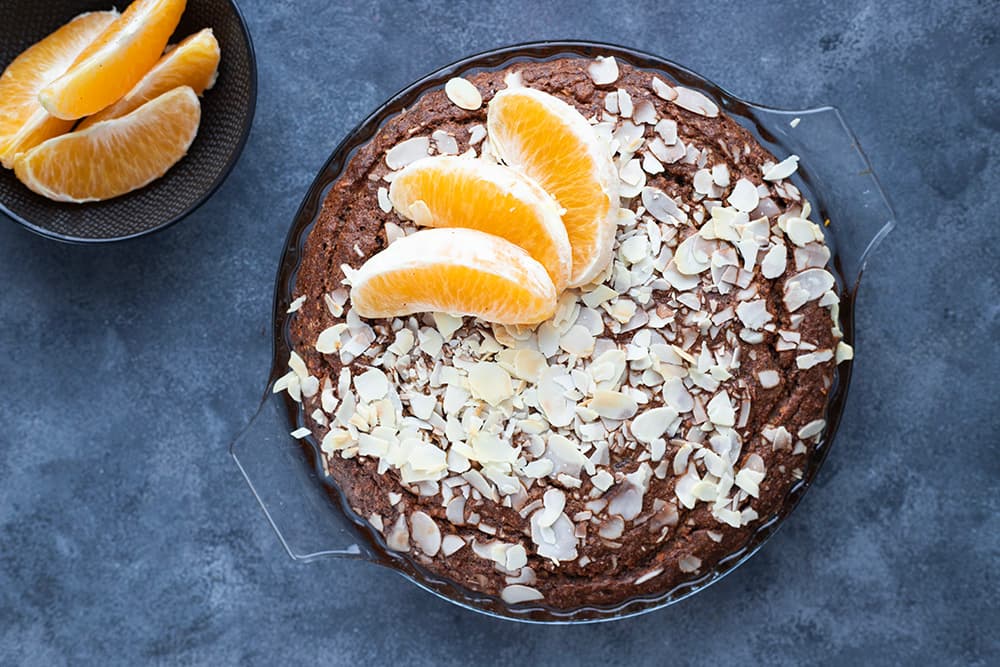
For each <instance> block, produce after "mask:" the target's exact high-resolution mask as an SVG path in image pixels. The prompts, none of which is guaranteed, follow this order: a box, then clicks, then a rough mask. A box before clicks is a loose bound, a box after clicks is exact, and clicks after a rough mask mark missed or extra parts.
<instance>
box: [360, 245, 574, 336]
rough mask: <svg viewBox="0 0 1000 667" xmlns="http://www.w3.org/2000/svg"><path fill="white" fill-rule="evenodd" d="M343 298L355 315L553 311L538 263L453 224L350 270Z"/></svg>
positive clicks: (518, 317)
mask: <svg viewBox="0 0 1000 667" xmlns="http://www.w3.org/2000/svg"><path fill="white" fill-rule="evenodd" d="M351 303H352V304H353V307H354V309H355V310H356V311H357V313H358V315H360V316H362V317H397V316H400V315H409V314H411V313H421V312H444V313H450V314H452V315H472V316H474V317H479V318H481V319H484V320H487V321H489V322H497V323H500V324H535V323H537V322H541V321H543V320H546V319H548V318H549V317H551V316H552V314H553V313H554V312H555V309H556V289H555V286H554V285H553V284H552V280H551V279H550V278H549V274H548V273H547V272H546V271H545V267H543V266H542V265H541V264H539V263H538V262H537V261H535V260H534V259H532V258H531V256H530V255H529V254H528V253H527V252H525V251H524V250H523V249H522V248H519V247H518V246H516V245H514V244H513V243H511V242H510V241H506V240H504V239H502V238H500V237H499V236H493V235H492V234H486V233H485V232H480V231H478V230H475V229H462V228H460V227H453V228H446V229H423V230H420V231H418V232H415V233H413V234H410V235H409V236H405V237H403V238H401V239H399V240H397V241H396V242H395V243H393V244H391V245H390V246H389V247H388V248H386V249H385V250H383V251H382V252H380V253H378V254H377V255H375V256H373V257H372V258H370V259H369V260H368V261H367V262H365V263H364V264H363V265H362V266H361V268H360V269H358V270H357V271H356V272H354V273H353V274H352V275H351Z"/></svg>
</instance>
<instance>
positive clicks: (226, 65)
mask: <svg viewBox="0 0 1000 667" xmlns="http://www.w3.org/2000/svg"><path fill="white" fill-rule="evenodd" d="M128 5H129V0H113V1H112V0H44V2H42V1H39V0H3V2H0V69H2V68H4V67H6V66H7V65H9V64H10V62H11V61H12V60H14V58H16V57H17V55H18V54H20V53H21V52H22V51H24V50H25V49H26V48H28V47H29V46H31V45H32V44H34V43H35V42H37V41H39V40H40V39H42V38H43V37H45V36H46V35H48V34H49V33H51V32H53V31H54V30H56V28H58V27H59V26H61V25H63V24H64V23H66V22H67V21H69V20H70V19H71V18H73V17H74V16H76V15H77V14H82V13H83V12H91V11H97V10H106V9H109V8H111V7H112V6H114V7H117V8H118V10H119V11H122V10H124V9H125V7H127V6H128ZM202 28H211V29H212V31H213V32H214V33H215V38H216V39H217V40H219V47H220V48H221V50H222V60H221V62H220V63H219V77H218V79H217V80H216V82H215V85H214V86H213V87H212V89H211V90H207V91H205V95H204V96H203V97H202V98H201V109H202V113H201V125H200V127H199V128H198V136H197V137H196V138H195V140H194V143H193V144H192V145H191V148H190V150H189V151H188V154H187V155H186V156H185V157H184V158H183V159H182V160H181V161H180V162H178V163H177V164H176V165H174V166H173V168H171V169H170V171H168V172H167V173H166V174H165V175H164V176H163V177H162V178H159V179H157V180H156V181H154V182H152V183H150V184H149V185H147V186H146V187H144V188H141V189H139V190H136V191H135V192H131V193H129V194H126V195H123V196H121V197H116V198H114V199H110V200H108V201H104V202H92V203H87V204H66V203H60V202H54V201H50V200H48V199H46V198H44V197H42V196H40V195H36V194H35V193H34V192H32V191H31V190H29V189H28V188H26V187H25V186H24V185H22V184H21V183H20V182H19V181H18V180H17V178H16V177H15V176H14V172H12V171H10V170H8V169H0V211H2V212H3V213H6V214H7V215H8V216H9V217H11V218H12V219H13V220H14V221H16V222H18V223H20V224H22V225H24V226H25V227H27V228H28V229H30V230H31V231H33V232H35V233H37V234H41V235H42V236H45V237H47V238H51V239H55V240H58V241H66V242H69V243H107V242H110V241H122V240H125V239H131V238H135V237H138V236H144V235H146V234H149V233H152V232H155V231H157V230H161V229H164V228H165V227H168V226H170V225H172V224H173V223H175V222H177V221H178V220H180V219H181V218H183V217H184V216H186V215H188V214H189V213H191V212H192V211H194V210H195V209H196V208H198V207H199V206H200V205H201V204H202V203H204V202H205V201H206V200H207V199H208V198H209V197H210V196H211V195H212V193H213V192H215V190H216V189H218V187H219V186H220V185H222V182H223V181H224V180H225V179H226V176H228V175H229V172H230V171H231V170H232V168H233V167H234V166H235V165H236V162H237V160H238V159H239V156H240V153H241V152H242V151H243V146H244V144H245V143H246V140H247V137H248V136H249V134H250V126H251V124H252V123H253V116H254V109H255V106H256V102H257V67H256V63H255V61H254V52H253V45H252V43H251V41H250V32H249V30H248V29H247V26H246V23H245V21H244V20H243V16H242V15H241V14H240V10H239V8H238V7H237V6H236V3H235V2H234V1H233V0H188V3H187V9H186V10H185V11H184V15H183V17H182V18H181V22H180V24H179V25H178V26H177V30H176V32H175V33H174V35H173V37H172V38H171V40H170V41H171V43H175V42H177V41H179V40H180V39H182V38H184V37H187V36H188V35H191V34H193V33H195V32H197V31H199V30H201V29H202ZM0 222H2V219H0Z"/></svg>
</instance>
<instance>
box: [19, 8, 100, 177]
mask: <svg viewBox="0 0 1000 667" xmlns="http://www.w3.org/2000/svg"><path fill="white" fill-rule="evenodd" d="M116 18H118V12H114V11H111V12H90V13H88V14H80V15H79V16H77V17H76V18H75V19H73V20H72V21H70V22H69V23H67V24H66V25H64V26H63V27H61V28H59V29H58V30H56V31H55V32H54V33H52V34H51V35H49V36H48V37H46V38H45V39H43V40H42V41H40V42H38V43H37V44H35V45H33V46H31V47H30V48H28V50H27V51H25V52H24V53H22V54H21V55H19V56H18V57H17V58H15V59H14V62H12V63H11V64H10V65H9V66H8V67H7V69H6V70H4V73H3V75H2V76H0V163H2V164H3V166H5V167H7V168H8V169H9V168H11V167H12V166H13V165H14V156H15V155H17V154H18V153H21V152H23V151H26V150H28V149H29V148H32V147H34V146H37V145H38V144H40V143H42V142H43V141H45V140H46V139H51V138H52V137H55V136H58V135H60V134H63V133H64V132H69V130H70V129H71V128H72V127H73V123H72V122H71V121H66V120H62V119H61V118H55V117H54V116H52V115H51V114H49V113H48V112H47V111H46V110H45V109H43V108H42V105H41V104H40V103H39V102H38V93H39V91H41V90H42V88H44V87H45V86H47V85H48V84H49V83H51V82H52V81H53V80H55V79H57V78H59V77H60V76H62V75H63V74H64V73H65V72H66V70H67V69H69V67H70V65H72V64H73V61H74V60H76V58H77V56H79V55H80V54H81V53H82V52H83V50H84V49H86V48H87V46H88V45H89V44H90V43H91V42H93V41H94V40H95V39H96V38H97V36H98V35H100V34H101V33H102V32H104V29H105V28H107V27H108V26H109V25H111V24H112V23H113V22H114V20H115V19H116Z"/></svg>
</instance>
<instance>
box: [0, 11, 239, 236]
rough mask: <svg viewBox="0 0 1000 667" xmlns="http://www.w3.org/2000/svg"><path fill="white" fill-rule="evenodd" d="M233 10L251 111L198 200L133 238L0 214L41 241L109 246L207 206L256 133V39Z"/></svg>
mask: <svg viewBox="0 0 1000 667" xmlns="http://www.w3.org/2000/svg"><path fill="white" fill-rule="evenodd" d="M225 1H226V2H227V3H228V4H229V6H230V7H232V9H233V13H234V14H235V15H236V19H237V22H238V23H239V26H240V31H241V32H242V33H243V39H244V41H245V42H246V46H247V52H248V54H249V56H250V57H249V65H250V91H249V101H248V111H249V113H248V114H247V119H246V122H245V123H244V126H243V128H242V130H241V132H240V138H239V140H238V141H237V142H236V150H235V151H233V153H232V155H231V156H230V158H229V160H228V161H227V162H226V164H225V165H223V167H222V169H221V170H220V171H219V174H218V175H217V176H216V177H215V180H214V181H212V184H211V185H210V186H209V187H208V188H207V189H206V190H205V191H204V192H203V193H202V194H201V195H200V196H199V197H198V198H197V199H196V200H194V201H193V202H192V203H191V204H190V205H189V206H188V207H187V208H186V209H184V210H183V211H181V212H180V213H178V214H177V215H175V216H173V217H172V218H169V219H167V220H165V221H164V222H161V223H160V224H158V225H156V226H153V227H150V228H148V229H144V230H142V231H140V232H136V233H134V234H128V235H126V236H102V237H84V236H70V235H68V234H57V233H56V232H53V231H51V230H49V229H47V228H45V227H41V226H39V225H36V224H35V223H33V222H31V221H30V220H28V219H27V218H25V217H23V216H21V215H18V214H16V213H14V212H13V211H11V210H10V209H9V208H8V207H7V205H6V204H5V203H4V202H3V201H2V200H0V213H3V214H4V215H6V216H7V217H8V218H10V219H11V220H13V221H14V222H15V223H17V224H19V225H21V226H22V227H24V228H25V229H27V230H28V231H30V232H32V233H34V234H37V235H38V236H41V237H42V238H45V239H49V240H51V241H58V242H59V243H65V244H66V245H87V246H91V245H106V244H109V243H119V242H121V241H131V240H133V239H138V238H142V237H144V236H150V235H152V234H155V233H157V232H161V231H163V230H164V229H167V228H168V227H172V226H173V225H175V224H177V223H178V222H180V221H181V220H183V219H184V218H186V217H188V216H189V215H191V214H192V213H194V212H195V211H197V210H198V209H199V208H201V206H202V204H204V203H205V202H207V201H208V200H209V199H211V198H212V196H213V195H214V194H215V193H216V191H217V190H218V189H219V188H220V187H222V184H223V183H225V181H226V179H228V178H229V175H230V174H231V173H232V171H233V169H234V168H235V167H236V164H237V163H238V162H239V161H240V158H241V157H242V156H243V149H244V148H246V144H247V141H248V140H249V139H250V131H251V130H252V129H253V121H254V117H255V116H256V113H257V54H256V52H255V50H254V46H253V38H252V37H251V35H250V26H249V24H248V23H247V20H246V17H245V16H244V15H243V10H241V9H240V6H239V4H238V3H237V1H236V0H225Z"/></svg>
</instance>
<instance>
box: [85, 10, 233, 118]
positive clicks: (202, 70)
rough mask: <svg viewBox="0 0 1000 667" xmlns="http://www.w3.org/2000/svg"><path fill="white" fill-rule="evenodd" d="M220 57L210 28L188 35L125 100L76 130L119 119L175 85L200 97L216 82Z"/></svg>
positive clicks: (104, 110)
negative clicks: (184, 87)
mask: <svg viewBox="0 0 1000 667" xmlns="http://www.w3.org/2000/svg"><path fill="white" fill-rule="evenodd" d="M220 56H221V53H220V51H219V42H218V41H216V39H215V35H214V34H212V29H211V28H205V29H204V30H202V31H201V32H197V33H195V34H193V35H191V36H190V37H188V38H187V39H185V40H184V41H183V42H181V43H180V44H178V45H177V46H175V47H174V48H172V49H170V50H169V51H167V53H166V54H165V55H164V56H163V57H162V58H160V60H159V62H157V63H156V65H154V66H153V69H151V70H149V73H148V74H146V76H144V77H142V80H141V81H139V83H137V84H135V88H133V89H132V90H130V91H128V93H126V94H125V97H123V98H121V99H120V100H118V101H117V102H115V103H114V104H112V105H111V106H109V107H106V108H105V109H103V110H101V111H98V112H97V113H96V114H94V115H93V116H89V117H87V118H85V119H84V120H83V121H81V123H80V125H79V126H77V128H76V129H77V130H83V129H86V128H88V127H90V126H91V125H93V124H94V123H99V122H101V121H102V120H110V119H112V118H120V117H121V116H124V115H125V114H128V113H131V112H133V111H135V110H136V109H138V108H139V107H141V106H142V105H143V104H145V103H146V102H148V101H149V100H152V99H155V98H157V97H159V96H160V95H162V94H163V93H165V92H167V91H169V90H173V89H174V88H177V87H178V86H188V87H189V88H191V89H192V90H194V92H195V93H197V94H198V95H201V94H202V93H203V92H205V90H207V89H209V88H211V87H212V84H214V83H215V75H216V73H217V72H218V69H219V58H220Z"/></svg>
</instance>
